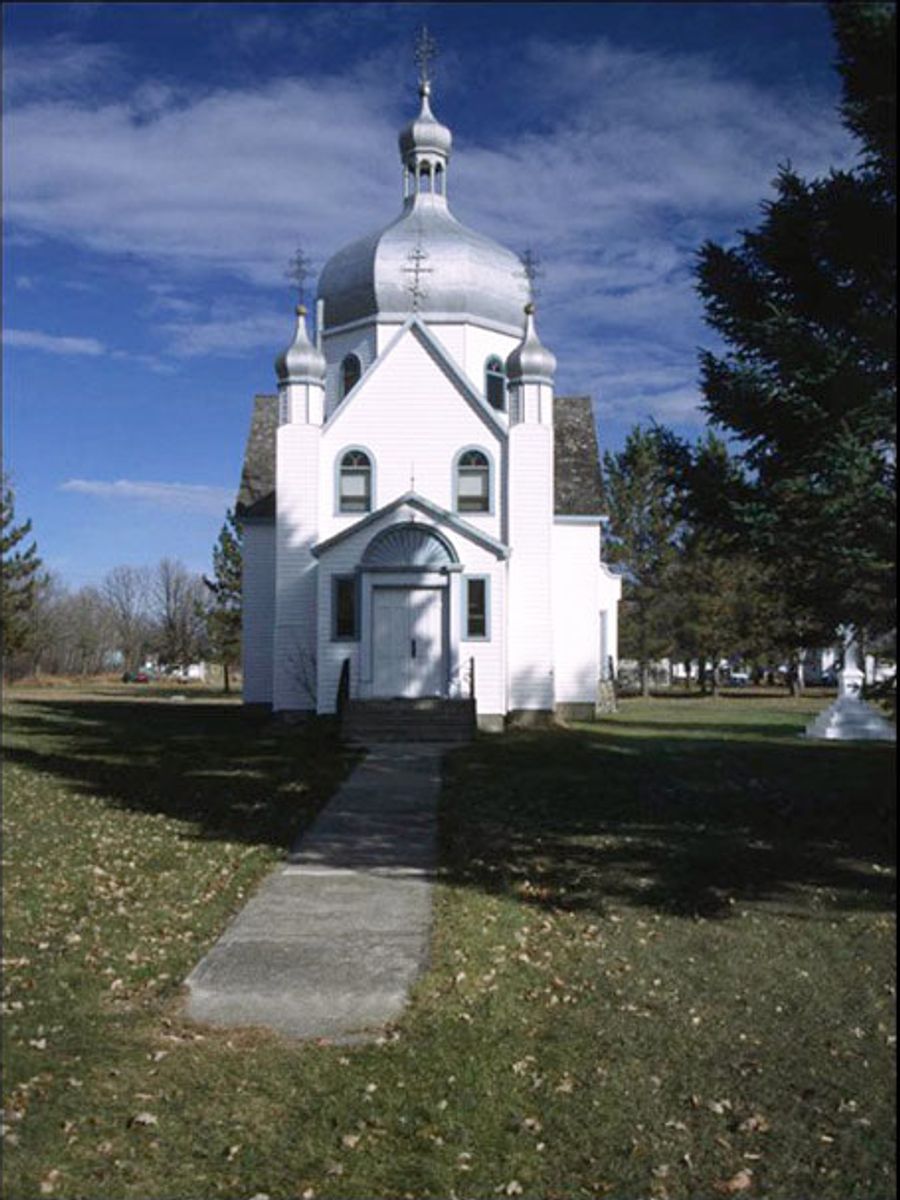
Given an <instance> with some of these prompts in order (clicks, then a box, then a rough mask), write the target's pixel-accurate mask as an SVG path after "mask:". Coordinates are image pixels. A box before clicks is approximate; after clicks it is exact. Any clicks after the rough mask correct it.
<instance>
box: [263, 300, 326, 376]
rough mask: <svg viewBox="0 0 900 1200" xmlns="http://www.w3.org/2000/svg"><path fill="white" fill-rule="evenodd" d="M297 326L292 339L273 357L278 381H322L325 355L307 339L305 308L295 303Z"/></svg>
mask: <svg viewBox="0 0 900 1200" xmlns="http://www.w3.org/2000/svg"><path fill="white" fill-rule="evenodd" d="M296 311H297V328H296V330H295V331H294V340H293V341H292V342H291V344H290V345H289V346H288V348H287V349H286V350H282V352H281V354H279V355H278V357H277V358H276V359H275V374H276V376H277V377H278V382H279V383H323V382H324V380H325V356H324V354H322V352H321V350H317V349H316V347H315V346H314V345H313V344H312V342H311V341H310V340H309V334H308V333H307V332H306V309H305V308H304V306H303V305H302V304H298V305H297V310H296Z"/></svg>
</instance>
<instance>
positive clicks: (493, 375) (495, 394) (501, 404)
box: [484, 355, 506, 412]
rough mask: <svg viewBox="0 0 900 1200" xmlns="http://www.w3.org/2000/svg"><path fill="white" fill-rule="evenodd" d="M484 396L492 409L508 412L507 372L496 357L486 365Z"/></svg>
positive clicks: (492, 357)
mask: <svg viewBox="0 0 900 1200" xmlns="http://www.w3.org/2000/svg"><path fill="white" fill-rule="evenodd" d="M484 394H485V396H486V397H487V402H488V404H489V405H490V406H491V408H496V409H497V411H498V412H506V371H505V370H504V369H503V363H502V362H501V361H500V359H499V358H497V357H496V355H492V356H491V357H490V358H489V359H488V360H487V362H486V363H485V364H484Z"/></svg>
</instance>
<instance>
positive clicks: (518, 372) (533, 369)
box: [506, 304, 556, 383]
mask: <svg viewBox="0 0 900 1200" xmlns="http://www.w3.org/2000/svg"><path fill="white" fill-rule="evenodd" d="M555 371H556V355H555V354H552V353H551V352H550V351H549V350H548V349H547V347H546V346H545V345H544V344H543V343H542V342H541V339H540V338H539V337H538V335H537V330H536V329H535V326H534V305H533V304H526V305H525V334H524V336H523V338H522V341H521V342H520V343H519V345H518V346H516V348H515V350H513V351H512V353H511V354H510V355H509V357H508V358H507V360H506V378H507V379H508V380H509V382H510V383H515V382H517V381H519V380H523V379H540V380H546V381H548V382H550V383H552V382H553V376H554V373H555Z"/></svg>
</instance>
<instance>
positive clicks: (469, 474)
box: [456, 450, 491, 512]
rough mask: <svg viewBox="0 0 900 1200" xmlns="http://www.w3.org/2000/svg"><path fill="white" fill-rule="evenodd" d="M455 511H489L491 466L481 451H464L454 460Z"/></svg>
mask: <svg viewBox="0 0 900 1200" xmlns="http://www.w3.org/2000/svg"><path fill="white" fill-rule="evenodd" d="M456 510H457V512H490V511H491V465H490V463H489V462H488V457H487V455H486V454H484V453H483V452H482V451H481V450H464V451H463V452H462V454H460V456H459V458H458V459H457V460H456Z"/></svg>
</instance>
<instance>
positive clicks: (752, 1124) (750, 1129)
mask: <svg viewBox="0 0 900 1200" xmlns="http://www.w3.org/2000/svg"><path fill="white" fill-rule="evenodd" d="M771 1128H772V1126H771V1125H770V1124H769V1122H768V1121H767V1120H766V1118H765V1117H764V1116H763V1115H762V1113H753V1115H752V1116H750V1117H747V1119H746V1120H745V1121H741V1123H740V1125H738V1129H739V1130H740V1131H741V1133H768V1132H769V1130H770V1129H771Z"/></svg>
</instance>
